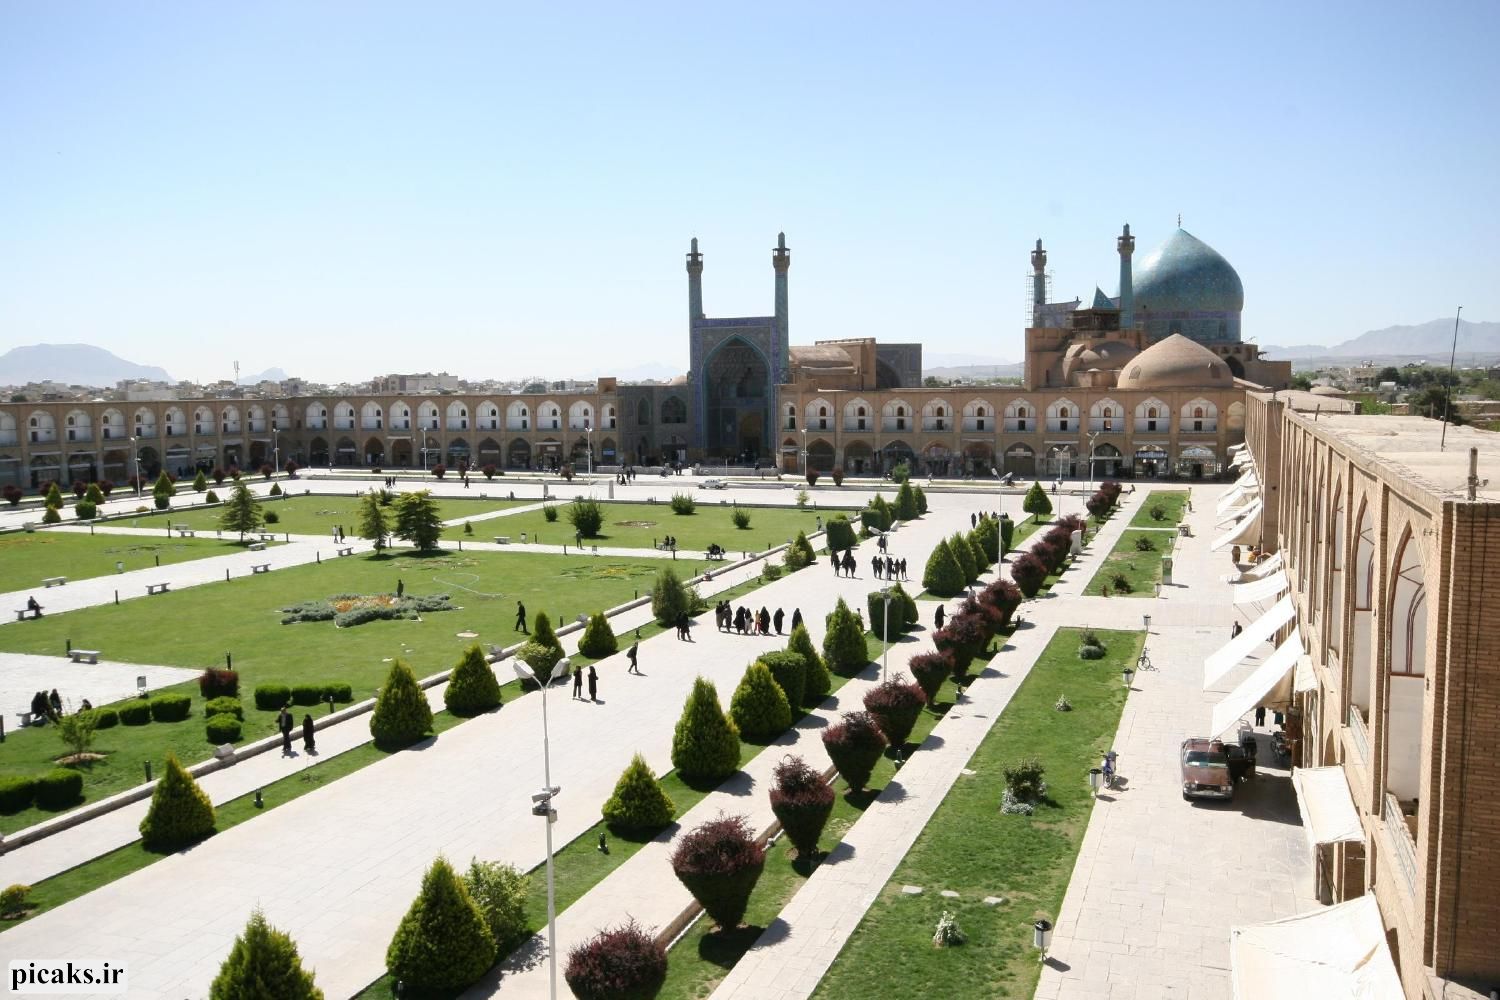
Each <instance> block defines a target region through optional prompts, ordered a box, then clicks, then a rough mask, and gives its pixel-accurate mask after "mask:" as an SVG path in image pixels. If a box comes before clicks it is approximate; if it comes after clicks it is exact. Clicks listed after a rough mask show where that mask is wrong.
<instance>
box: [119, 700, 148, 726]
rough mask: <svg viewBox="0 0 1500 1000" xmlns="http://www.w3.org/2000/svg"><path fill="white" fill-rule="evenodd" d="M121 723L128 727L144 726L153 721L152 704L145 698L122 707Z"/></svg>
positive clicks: (124, 704) (126, 703)
mask: <svg viewBox="0 0 1500 1000" xmlns="http://www.w3.org/2000/svg"><path fill="white" fill-rule="evenodd" d="M120 721H121V722H123V723H125V725H127V726H144V725H145V724H146V723H148V722H150V721H151V703H150V702H149V701H146V700H145V699H144V698H142V699H140V700H138V701H127V702H124V703H123V704H121V705H120Z"/></svg>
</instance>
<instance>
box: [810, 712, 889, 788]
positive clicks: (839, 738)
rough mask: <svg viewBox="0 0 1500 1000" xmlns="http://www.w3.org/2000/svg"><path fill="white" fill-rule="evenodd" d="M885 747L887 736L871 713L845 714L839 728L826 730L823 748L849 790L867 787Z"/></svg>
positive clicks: (837, 726) (831, 727)
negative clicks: (871, 773) (866, 783)
mask: <svg viewBox="0 0 1500 1000" xmlns="http://www.w3.org/2000/svg"><path fill="white" fill-rule="evenodd" d="M885 746H886V739H885V734H884V733H883V732H881V731H880V724H879V723H878V722H876V721H875V717H874V716H873V715H871V714H870V713H869V712H845V713H844V717H843V718H842V719H840V720H839V723H838V725H836V726H829V727H828V728H827V729H825V730H823V748H824V749H825V750H827V751H828V759H829V760H831V761H833V766H834V767H836V768H838V771H839V777H841V778H843V779H844V781H845V782H847V783H848V785H849V790H850V791H854V792H857V791H859V790H860V789H862V788H864V787H865V782H867V781H869V780H870V772H872V771H874V770H875V762H876V761H878V760H880V755H881V754H883V753H884V752H885Z"/></svg>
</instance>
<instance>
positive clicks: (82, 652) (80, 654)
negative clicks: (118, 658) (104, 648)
mask: <svg viewBox="0 0 1500 1000" xmlns="http://www.w3.org/2000/svg"><path fill="white" fill-rule="evenodd" d="M68 659H70V660H72V661H73V662H74V663H85V662H87V663H98V662H99V651H98V650H97V649H70V650H68Z"/></svg>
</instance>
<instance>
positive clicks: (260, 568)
mask: <svg viewBox="0 0 1500 1000" xmlns="http://www.w3.org/2000/svg"><path fill="white" fill-rule="evenodd" d="M269 572H271V564H270V563H254V564H252V565H251V567H250V573H251V575H254V574H256V573H269Z"/></svg>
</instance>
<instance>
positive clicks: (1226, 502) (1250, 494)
mask: <svg viewBox="0 0 1500 1000" xmlns="http://www.w3.org/2000/svg"><path fill="white" fill-rule="evenodd" d="M1258 493H1260V484H1259V483H1255V482H1250V483H1243V482H1241V483H1235V484H1234V486H1232V487H1230V488H1229V490H1228V491H1227V492H1225V494H1224V495H1223V496H1221V497H1219V502H1218V504H1216V505H1215V507H1214V509H1215V510H1216V511H1218V512H1219V513H1220V514H1224V513H1235V514H1238V513H1239V511H1238V510H1235V511H1232V512H1231V511H1230V508H1231V507H1236V508H1237V507H1242V506H1244V504H1246V503H1247V502H1248V501H1250V500H1252V499H1254V498H1255V496H1256V494H1258Z"/></svg>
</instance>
